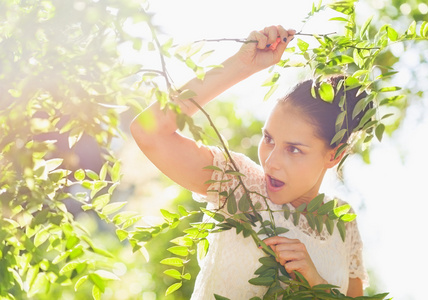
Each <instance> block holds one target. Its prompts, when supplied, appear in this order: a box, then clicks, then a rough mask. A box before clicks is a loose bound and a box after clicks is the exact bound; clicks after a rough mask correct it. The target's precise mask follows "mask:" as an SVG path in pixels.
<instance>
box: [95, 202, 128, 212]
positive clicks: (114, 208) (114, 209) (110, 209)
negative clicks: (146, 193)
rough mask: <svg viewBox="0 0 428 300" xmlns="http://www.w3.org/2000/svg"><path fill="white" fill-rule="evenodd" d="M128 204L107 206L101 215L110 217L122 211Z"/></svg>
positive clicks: (118, 203)
mask: <svg viewBox="0 0 428 300" xmlns="http://www.w3.org/2000/svg"><path fill="white" fill-rule="evenodd" d="M126 203H127V202H115V203H110V204H107V205H106V206H104V208H103V209H102V211H101V213H102V214H104V215H110V214H112V213H115V212H117V211H118V210H120V209H121V208H122V207H124V206H125V205H126Z"/></svg>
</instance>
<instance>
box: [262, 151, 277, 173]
mask: <svg viewBox="0 0 428 300" xmlns="http://www.w3.org/2000/svg"><path fill="white" fill-rule="evenodd" d="M265 165H266V167H267V168H268V169H269V170H279V169H280V159H279V155H278V151H277V150H276V147H275V148H274V149H272V150H271V151H270V152H269V153H268V156H267V157H266V160H265Z"/></svg>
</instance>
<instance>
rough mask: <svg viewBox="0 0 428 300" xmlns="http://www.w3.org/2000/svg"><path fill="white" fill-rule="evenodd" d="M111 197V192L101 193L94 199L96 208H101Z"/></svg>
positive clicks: (93, 202) (93, 203)
mask: <svg viewBox="0 0 428 300" xmlns="http://www.w3.org/2000/svg"><path fill="white" fill-rule="evenodd" d="M110 197H111V195H110V194H104V195H100V196H98V197H96V198H95V199H94V200H92V205H93V206H94V207H95V209H97V210H100V209H102V208H104V207H105V206H106V205H107V204H108V203H109V202H110Z"/></svg>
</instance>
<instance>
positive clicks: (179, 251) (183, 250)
mask: <svg viewBox="0 0 428 300" xmlns="http://www.w3.org/2000/svg"><path fill="white" fill-rule="evenodd" d="M167 250H168V251H169V252H171V253H172V254H175V255H178V256H187V255H188V254H189V249H188V248H187V247H184V246H173V247H170V248H168V249H167Z"/></svg>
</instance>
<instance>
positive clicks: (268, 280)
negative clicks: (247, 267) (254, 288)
mask: <svg viewBox="0 0 428 300" xmlns="http://www.w3.org/2000/svg"><path fill="white" fill-rule="evenodd" d="M274 281H275V279H274V278H273V277H257V278H252V279H250V280H248V282H249V283H251V284H252V285H261V286H270V285H271V284H272V283H273V282H274Z"/></svg>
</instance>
